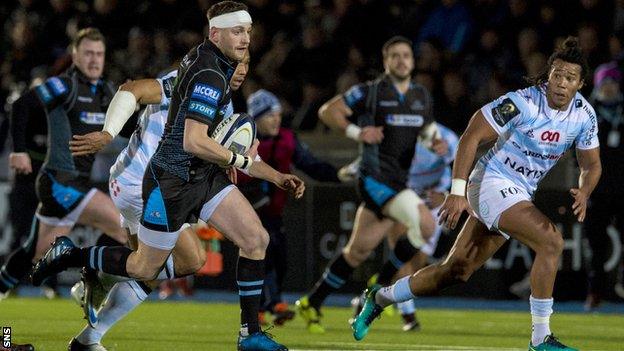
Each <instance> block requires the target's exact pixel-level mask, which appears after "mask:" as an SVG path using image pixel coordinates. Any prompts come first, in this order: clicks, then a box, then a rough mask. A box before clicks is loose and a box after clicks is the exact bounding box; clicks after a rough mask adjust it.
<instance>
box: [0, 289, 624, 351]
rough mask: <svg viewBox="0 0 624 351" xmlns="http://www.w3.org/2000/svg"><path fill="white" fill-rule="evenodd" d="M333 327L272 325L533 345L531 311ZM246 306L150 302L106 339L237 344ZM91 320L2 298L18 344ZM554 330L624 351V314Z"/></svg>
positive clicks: (378, 346)
mask: <svg viewBox="0 0 624 351" xmlns="http://www.w3.org/2000/svg"><path fill="white" fill-rule="evenodd" d="M323 312H324V318H323V324H324V325H325V327H326V328H327V333H325V334H323V335H312V334H309V333H308V332H307V331H306V329H305V325H304V323H303V321H302V320H301V319H299V318H297V319H295V320H293V321H291V322H290V323H288V324H286V325H285V326H283V327H279V328H278V327H276V328H274V329H272V330H271V331H270V333H272V334H274V335H275V337H276V338H277V340H278V341H280V342H282V343H284V344H285V345H287V346H288V347H289V348H290V350H293V351H296V350H398V351H406V350H461V351H467V350H490V351H493V350H503V351H511V350H527V344H528V340H529V336H530V322H531V320H530V315H529V313H528V312H524V313H521V312H492V311H485V312H481V311H467V310H436V309H422V310H419V312H418V317H419V319H420V322H421V325H422V330H421V331H420V332H403V331H401V329H400V327H401V323H400V317H399V316H398V314H397V315H395V316H383V317H382V318H381V320H378V321H376V322H375V325H374V326H373V328H372V330H371V332H370V334H369V335H368V337H367V338H366V339H364V340H363V341H361V342H356V341H354V339H353V337H352V335H351V329H350V328H349V326H348V325H347V319H348V318H349V317H350V313H351V310H350V309H347V308H325V309H324V310H323ZM238 319H239V308H238V305H234V304H216V303H215V304H208V303H195V302H167V303H163V302H146V303H144V304H142V305H141V306H139V307H138V308H137V309H136V310H135V311H133V312H132V313H131V314H130V315H129V316H128V318H126V319H124V320H123V321H121V322H120V323H119V324H118V325H116V326H115V327H114V328H113V329H111V331H110V332H109V334H108V335H107V336H106V337H105V338H104V340H103V344H104V345H105V346H106V347H107V348H108V350H109V351H121V350H124V351H126V350H132V351H141V350H150V351H158V350H163V351H164V350H167V351H170V350H184V351H192V350H211V351H212V350H235V349H236V344H235V342H236V335H237V330H238ZM84 325H85V321H84V320H83V319H82V313H81V310H80V308H79V307H78V306H77V305H75V304H74V303H73V302H72V301H70V300H64V299H58V300H45V299H35V298H9V299H7V300H4V301H1V302H0V326H11V327H12V338H13V342H14V343H32V344H33V345H35V348H36V350H37V351H60V350H66V349H67V344H68V342H69V340H70V339H71V338H72V337H73V336H74V335H76V334H77V333H78V332H79V331H80V330H81V329H82V327H83V326H84ZM551 326H552V329H553V330H554V331H555V333H556V335H558V336H559V337H560V338H561V340H562V341H563V342H564V343H566V344H569V345H570V346H573V347H577V348H580V349H581V350H623V349H624V346H623V345H624V316H618V315H604V314H602V315H600V314H565V313H556V314H555V315H553V317H552V319H551Z"/></svg>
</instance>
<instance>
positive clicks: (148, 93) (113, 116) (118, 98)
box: [69, 79, 162, 156]
mask: <svg viewBox="0 0 624 351" xmlns="http://www.w3.org/2000/svg"><path fill="white" fill-rule="evenodd" d="M161 100H162V89H161V86H160V83H159V82H158V80H156V79H140V80H134V81H129V82H126V83H124V84H122V85H121V86H120V87H119V90H118V91H117V93H115V96H113V99H112V100H111V103H110V105H109V106H108V109H107V110H106V120H105V121H104V128H103V129H102V131H98V132H92V133H89V134H85V135H74V136H73V140H71V141H70V142H69V149H70V150H71V152H72V155H74V156H80V155H87V154H92V153H96V152H98V151H100V150H102V149H103V148H104V147H105V146H106V145H108V144H110V142H111V141H112V140H113V138H115V137H116V136H117V135H118V134H119V132H120V131H121V130H122V129H123V127H124V125H125V124H126V122H128V120H129V119H130V117H131V116H132V115H133V114H134V112H135V111H136V109H137V104H142V105H145V104H158V103H160V102H161Z"/></svg>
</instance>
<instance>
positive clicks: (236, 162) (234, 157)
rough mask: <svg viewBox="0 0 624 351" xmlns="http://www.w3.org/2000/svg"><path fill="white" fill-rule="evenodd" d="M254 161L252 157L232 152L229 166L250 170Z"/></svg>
mask: <svg viewBox="0 0 624 351" xmlns="http://www.w3.org/2000/svg"><path fill="white" fill-rule="evenodd" d="M252 163H253V161H252V159H251V157H249V156H243V155H241V154H237V153H235V152H232V154H231V155H230V161H229V162H228V166H234V167H236V168H238V169H241V170H245V171H248V170H249V168H251V164H252Z"/></svg>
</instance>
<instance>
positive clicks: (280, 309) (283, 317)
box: [271, 302, 295, 326]
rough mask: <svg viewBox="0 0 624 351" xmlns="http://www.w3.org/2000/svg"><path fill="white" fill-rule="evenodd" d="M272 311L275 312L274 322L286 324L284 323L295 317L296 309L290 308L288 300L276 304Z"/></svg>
mask: <svg viewBox="0 0 624 351" xmlns="http://www.w3.org/2000/svg"><path fill="white" fill-rule="evenodd" d="M271 313H272V314H273V324H275V325H278V326H279V325H284V323H286V322H288V321H289V320H292V319H293V318H295V311H293V310H291V309H289V308H288V304H287V303H286V302H280V303H277V304H275V306H273V311H271Z"/></svg>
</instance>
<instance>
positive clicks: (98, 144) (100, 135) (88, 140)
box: [69, 132, 113, 156]
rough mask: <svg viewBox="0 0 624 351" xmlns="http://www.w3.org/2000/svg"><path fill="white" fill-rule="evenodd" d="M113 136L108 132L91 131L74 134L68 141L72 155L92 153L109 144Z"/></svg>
mask: <svg viewBox="0 0 624 351" xmlns="http://www.w3.org/2000/svg"><path fill="white" fill-rule="evenodd" d="M112 140H113V137H112V136H111V135H110V134H108V132H92V133H89V134H85V135H74V140H70V141H69V150H70V151H71V153H72V156H82V155H88V154H94V153H96V152H98V151H100V150H102V149H103V148H104V147H105V146H106V145H108V144H110V142H111V141H112Z"/></svg>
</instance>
